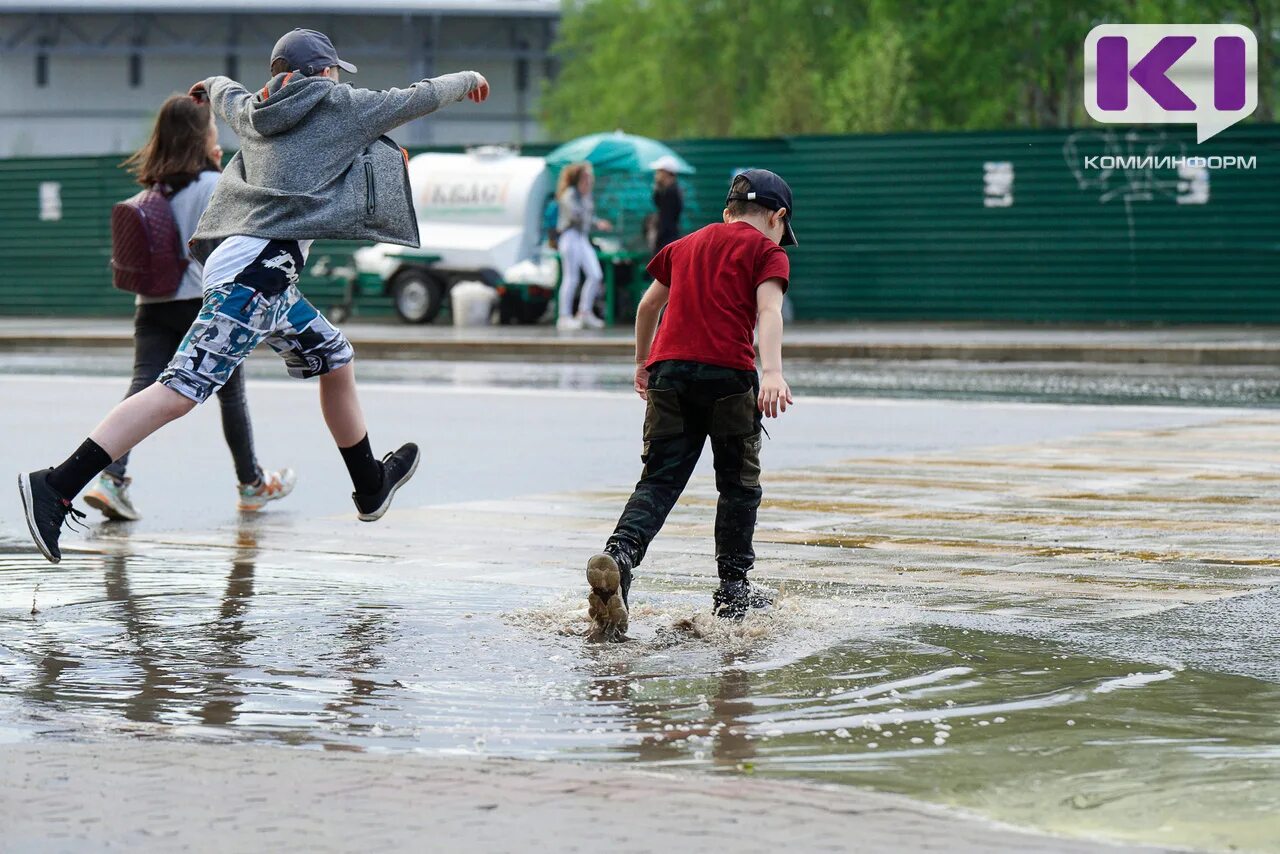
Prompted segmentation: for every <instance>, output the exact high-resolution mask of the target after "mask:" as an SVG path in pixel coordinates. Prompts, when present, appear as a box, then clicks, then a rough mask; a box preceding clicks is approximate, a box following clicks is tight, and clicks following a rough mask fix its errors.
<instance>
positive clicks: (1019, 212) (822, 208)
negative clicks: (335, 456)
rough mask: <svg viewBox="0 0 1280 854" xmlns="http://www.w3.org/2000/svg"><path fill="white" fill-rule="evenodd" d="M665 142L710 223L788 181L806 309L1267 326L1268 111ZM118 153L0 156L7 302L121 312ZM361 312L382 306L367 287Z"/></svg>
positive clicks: (1278, 245)
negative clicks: (1043, 127) (760, 180)
mask: <svg viewBox="0 0 1280 854" xmlns="http://www.w3.org/2000/svg"><path fill="white" fill-rule="evenodd" d="M672 147H673V148H675V149H676V150H677V151H679V152H680V154H681V155H682V156H684V157H685V158H686V159H688V160H689V162H690V163H692V164H693V165H694V166H695V167H696V168H697V169H698V174H697V175H695V176H692V177H690V178H688V179H686V180H687V182H688V183H689V185H690V189H691V190H692V193H691V196H692V198H695V199H697V200H699V201H700V202H701V205H700V207H699V208H697V209H695V210H692V211H689V212H688V215H687V219H688V225H689V226H690V227H691V228H692V227H697V226H699V225H702V224H705V223H707V222H711V221H714V220H717V219H719V215H720V204H719V199H721V198H723V194H724V191H725V189H726V187H727V186H728V182H729V178H730V176H731V175H732V174H733V172H734V171H735V170H737V169H741V168H746V167H752V166H757V167H764V168H769V169H773V170H775V171H777V172H779V173H780V174H782V175H783V176H784V177H786V178H787V180H788V181H790V182H791V185H792V187H793V189H794V191H795V198H796V208H797V213H796V220H795V224H796V229H797V232H798V234H799V236H800V246H798V247H796V248H795V249H793V250H791V255H792V259H793V270H792V272H793V288H792V291H791V295H792V299H793V302H794V305H795V308H796V314H797V316H798V317H799V318H801V319H859V318H862V319H873V318H878V319H902V320H910V319H927V320H960V319H967V320H1031V321H1065V322H1141V323H1161V322H1172V323H1237V322H1251V323H1280V288H1278V284H1280V275H1278V274H1280V204H1278V202H1280V126H1278V125H1247V126H1240V127H1237V128H1233V129H1231V130H1229V131H1227V132H1226V133H1224V134H1222V135H1220V136H1219V137H1216V138H1215V139H1213V140H1212V141H1210V142H1208V143H1205V144H1203V145H1196V144H1195V141H1194V137H1193V132H1192V131H1190V130H1187V131H1182V130H1168V129H1160V128H1139V129H1126V128H1119V129H1108V128H1094V129H1087V130H1078V131H1010V132H994V133H964V134H896V135H886V136H862V137H857V136H839V137H837V136H819V137H795V138H786V139H765V140H693V141H682V142H675V143H672ZM549 148H550V146H546V147H543V146H536V147H529V148H527V149H526V151H525V153H528V154H535V155H536V154H542V153H545V151H546V150H547V149H549ZM1104 154H1111V155H1117V154H1118V155H1124V156H1127V155H1136V156H1145V155H1152V156H1165V155H1178V154H1188V155H1205V156H1208V155H1234V156H1245V157H1248V156H1255V157H1256V158H1257V168H1256V169H1254V170H1249V171H1237V170H1215V171H1212V172H1211V173H1210V174H1209V177H1208V197H1207V200H1205V199H1204V198H1203V194H1200V195H1199V196H1197V194H1196V192H1195V190H1196V189H1197V188H1195V187H1192V186H1191V185H1192V183H1193V182H1192V180H1191V179H1190V177H1188V176H1179V174H1178V172H1177V170H1176V169H1174V168H1172V167H1169V166H1163V167H1156V168H1145V167H1139V168H1131V169H1119V170H1112V171H1110V172H1107V171H1104V170H1100V169H1085V168H1083V159H1084V158H1085V157H1087V156H1092V155H1104ZM118 161H119V158H118V157H99V158H70V159H52V158H51V159H24V160H7V161H6V160H0V312H3V313H6V314H64V315H73V314H77V315H98V314H125V313H128V312H129V311H130V310H131V304H132V300H131V298H130V297H129V296H128V295H126V294H121V293H118V292H116V291H114V290H112V288H111V284H110V274H109V271H108V269H107V260H108V258H109V256H110V239H109V233H108V216H109V212H110V207H111V204H112V203H113V202H115V201H117V200H119V199H121V198H124V197H126V196H128V195H130V194H131V193H132V192H134V190H135V188H134V187H133V185H131V184H130V182H129V180H128V178H127V176H126V175H124V173H123V172H121V171H120V169H119V168H118V165H117V164H118ZM986 164H1011V168H1012V175H1013V183H1012V187H1011V198H1005V197H1004V196H1003V194H1000V193H997V194H996V196H994V197H993V198H992V200H991V202H993V203H994V204H995V205H996V206H989V203H988V202H987V200H986V195H985V193H986V190H985V186H984V172H985V169H986ZM996 168H1004V167H996ZM44 181H56V182H59V183H60V185H61V192H62V211H63V216H62V219H61V220H60V221H57V222H45V221H41V220H40V218H39V185H40V183H41V182H44ZM996 189H997V190H998V189H999V188H996ZM1179 197H1182V201H1181V202H1180V201H1179ZM1006 202H1010V203H1009V204H1007V206H1001V205H1005V203H1006ZM1197 202H1204V203H1197ZM602 213H604V214H606V215H607V211H602ZM354 248H356V246H355V244H350V243H337V242H319V243H317V244H316V245H315V246H314V247H313V249H312V258H313V259H318V258H320V257H325V256H327V257H329V258H330V260H331V261H332V262H334V263H338V264H341V263H344V262H345V261H347V260H349V257H350V253H351V251H353V250H354ZM303 288H304V290H305V291H306V292H307V293H308V295H309V296H310V297H311V298H312V300H313V301H314V302H315V303H316V304H317V305H318V306H320V307H321V308H324V307H325V306H328V305H331V304H334V303H336V302H338V301H339V300H340V298H341V290H342V287H341V285H340V284H339V283H336V282H333V281H330V280H320V279H317V278H315V277H314V276H310V275H308V276H304V280H303ZM360 311H361V313H362V314H364V315H366V316H368V315H380V314H385V313H387V312H388V311H389V306H388V303H387V300H385V299H377V298H374V299H362V300H361V303H360Z"/></svg>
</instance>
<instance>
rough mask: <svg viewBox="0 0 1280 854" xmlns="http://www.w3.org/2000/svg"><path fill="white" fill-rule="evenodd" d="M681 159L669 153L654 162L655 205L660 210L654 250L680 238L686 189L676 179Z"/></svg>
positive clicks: (659, 249) (660, 248)
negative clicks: (682, 188)
mask: <svg viewBox="0 0 1280 854" xmlns="http://www.w3.org/2000/svg"><path fill="white" fill-rule="evenodd" d="M679 170H680V161H678V160H676V159H675V158H674V157H672V156H670V155H667V156H666V157H661V158H659V159H658V160H657V161H655V162H654V164H653V206H654V208H656V209H657V211H658V227H657V234H656V236H655V239H654V245H653V251H654V252H661V251H662V248H663V247H664V246H666V245H667V244H668V243H674V242H675V241H677V240H679V239H680V214H681V213H683V212H684V191H683V190H681V189H680V182H679V181H677V180H676V172H678V171H679Z"/></svg>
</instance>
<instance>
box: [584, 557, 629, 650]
mask: <svg viewBox="0 0 1280 854" xmlns="http://www.w3.org/2000/svg"><path fill="white" fill-rule="evenodd" d="M587 583H588V584H590V585H591V593H590V594H589V595H588V596H587V613H588V614H589V615H590V616H591V621H592V622H593V623H595V634H596V635H597V636H598V637H599V638H601V639H602V640H610V641H617V640H625V639H626V635H627V618H628V614H627V594H628V593H630V592H631V561H629V560H627V558H626V556H624V555H616V554H613V553H612V552H601V553H600V554H598V555H596V556H595V557H593V558H591V560H589V561H587Z"/></svg>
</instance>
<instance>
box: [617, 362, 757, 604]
mask: <svg viewBox="0 0 1280 854" xmlns="http://www.w3.org/2000/svg"><path fill="white" fill-rule="evenodd" d="M759 389H760V379H759V377H757V376H756V373H755V371H738V370H734V369H732V368H721V367H717V366H715V365H704V364H700V363H698V362H677V361H670V362H659V363H658V364H656V365H654V366H653V370H652V371H650V373H649V405H648V408H647V409H646V411H645V417H644V453H643V454H642V456H641V459H642V460H643V461H644V472H643V473H642V474H641V475H640V482H639V483H637V484H636V489H635V492H634V493H632V495H631V500H629V501H628V502H627V506H626V509H624V510H623V511H622V518H621V519H619V520H618V527H617V528H616V529H615V530H614V532H613V536H612V537H610V538H609V544H608V548H609V549H611V550H615V551H621V552H623V553H625V554H626V555H627V556H629V557H630V558H631V561H632V565H638V564H639V563H640V562H641V561H642V560H643V559H644V555H645V551H646V550H648V548H649V543H650V542H651V541H652V540H653V538H654V537H655V536H656V535H657V533H658V531H659V530H660V529H661V528H662V524H663V522H665V521H666V519H667V514H668V513H670V512H671V508H672V507H674V506H675V503H676V500H677V499H678V498H679V497H680V493H681V492H683V491H684V488H685V485H686V484H687V483H688V482H689V476H690V475H692V474H693V469H694V466H696V465H697V463H698V457H699V456H701V455H702V448H703V446H704V445H705V444H706V442H707V438H708V437H710V439H711V452H712V453H713V454H714V455H715V470H716V489H717V490H718V491H719V492H720V501H719V503H718V504H717V505H716V566H717V568H718V570H719V572H720V577H721V578H722V579H726V580H728V579H735V578H744V577H745V576H746V573H747V571H748V570H750V569H751V567H752V565H753V564H754V563H755V559H756V554H755V551H754V550H753V548H752V546H751V538H752V536H753V535H754V534H755V529H756V512H757V511H758V510H759V509H760V497H761V495H762V494H763V493H762V491H761V489H760V410H759V408H758V407H757V406H756V400H757V398H758V396H759Z"/></svg>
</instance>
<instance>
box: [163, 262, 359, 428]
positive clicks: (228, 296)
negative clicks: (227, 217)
mask: <svg viewBox="0 0 1280 854" xmlns="http://www.w3.org/2000/svg"><path fill="white" fill-rule="evenodd" d="M301 266H302V254H301V251H300V250H299V249H298V245H297V242H296V241H276V240H273V241H271V242H270V243H269V244H268V245H267V247H266V249H264V250H263V252H262V253H261V254H260V255H259V256H258V257H257V258H256V259H255V260H254V261H253V262H252V263H251V264H249V265H248V266H246V267H245V268H244V270H243V271H242V272H241V273H240V275H237V276H236V278H235V280H234V281H232V282H228V283H226V284H221V285H213V286H210V287H206V289H205V292H204V305H202V306H201V307H200V314H199V316H198V317H196V321H195V323H193V324H192V325H191V329H190V331H188V332H187V335H186V337H185V338H183V339H182V343H181V344H180V345H178V350H177V352H176V353H174V355H173V359H172V361H170V362H169V366H168V367H167V368H165V370H164V373H162V374H161V375H160V379H159V382H160V383H162V384H163V385H165V386H167V387H168V388H171V389H173V390H174V391H176V392H177V393H178V394H181V395H182V396H183V397H186V398H189V399H191V400H194V401H195V402H196V403H203V402H204V401H206V400H208V399H209V397H210V396H211V395H212V394H214V393H215V392H216V391H217V390H218V389H220V388H222V386H223V385H224V384H226V382H227V381H228V380H229V379H231V374H232V373H233V372H234V371H235V369H236V368H238V367H239V366H240V363H241V362H243V361H244V360H245V359H246V358H247V357H248V355H249V354H250V353H252V352H253V350H254V348H255V347H257V346H258V345H259V344H261V343H262V342H264V341H265V342H266V343H267V345H268V346H270V347H271V349H273V350H275V351H276V352H277V353H279V354H280V355H281V356H282V357H283V358H284V361H285V365H286V366H287V367H288V370H289V375H290V376H293V377H297V378H299V379H307V378H310V377H315V376H320V375H321V374H327V373H329V372H330V371H334V370H337V369H338V368H341V367H343V366H344V365H347V364H349V363H350V362H351V360H352V358H354V356H355V353H354V351H353V350H352V349H351V343H350V342H349V341H347V338H346V336H345V335H343V334H342V332H340V331H339V330H338V329H337V328H336V327H334V326H333V324H331V323H330V322H329V321H328V320H326V319H325V317H324V315H322V314H321V313H320V312H318V311H316V309H315V306H313V305H312V304H311V303H310V302H308V301H307V298H306V297H304V296H303V295H302V292H301V291H299V290H298V288H297V284H296V282H297V279H298V273H297V271H298V269H300V268H301Z"/></svg>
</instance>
